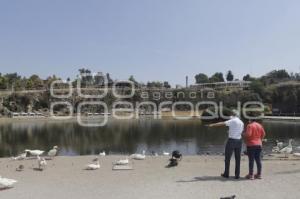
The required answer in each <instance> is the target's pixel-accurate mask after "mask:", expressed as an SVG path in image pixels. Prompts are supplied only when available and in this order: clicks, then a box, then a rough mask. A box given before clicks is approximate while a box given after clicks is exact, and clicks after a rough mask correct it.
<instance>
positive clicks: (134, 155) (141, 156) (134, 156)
mask: <svg viewBox="0 0 300 199" xmlns="http://www.w3.org/2000/svg"><path fill="white" fill-rule="evenodd" d="M130 157H131V158H132V159H135V160H145V159H146V155H145V151H144V150H143V151H142V154H139V153H135V154H132V155H130Z"/></svg>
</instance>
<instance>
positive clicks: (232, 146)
mask: <svg viewBox="0 0 300 199" xmlns="http://www.w3.org/2000/svg"><path fill="white" fill-rule="evenodd" d="M241 150H242V140H241V139H231V138H229V139H228V140H227V143H226V147H225V171H224V176H226V177H228V176H229V170H230V159H231V156H232V153H233V152H234V156H235V177H240V164H241Z"/></svg>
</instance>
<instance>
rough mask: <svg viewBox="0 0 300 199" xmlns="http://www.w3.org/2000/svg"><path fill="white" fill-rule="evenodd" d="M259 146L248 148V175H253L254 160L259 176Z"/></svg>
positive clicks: (260, 149)
mask: <svg viewBox="0 0 300 199" xmlns="http://www.w3.org/2000/svg"><path fill="white" fill-rule="evenodd" d="M261 151H262V147H261V146H248V147H247V153H248V158H249V174H250V175H253V167H254V160H255V162H256V166H257V174H258V175H261V168H262V165H261Z"/></svg>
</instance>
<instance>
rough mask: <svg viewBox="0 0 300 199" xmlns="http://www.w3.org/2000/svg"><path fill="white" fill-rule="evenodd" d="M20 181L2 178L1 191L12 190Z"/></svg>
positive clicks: (0, 178)
mask: <svg viewBox="0 0 300 199" xmlns="http://www.w3.org/2000/svg"><path fill="white" fill-rule="evenodd" d="M17 182H18V181H16V180H13V179H8V178H2V177H1V176H0V189H7V188H12V187H13V185H14V184H15V183H17Z"/></svg>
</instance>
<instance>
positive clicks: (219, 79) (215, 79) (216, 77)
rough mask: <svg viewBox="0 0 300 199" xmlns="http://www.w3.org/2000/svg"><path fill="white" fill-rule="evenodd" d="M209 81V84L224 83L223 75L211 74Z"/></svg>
mask: <svg viewBox="0 0 300 199" xmlns="http://www.w3.org/2000/svg"><path fill="white" fill-rule="evenodd" d="M209 81H210V82H211V83H214V82H224V77H223V73H215V74H213V75H212V76H211V77H210V78H209Z"/></svg>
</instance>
